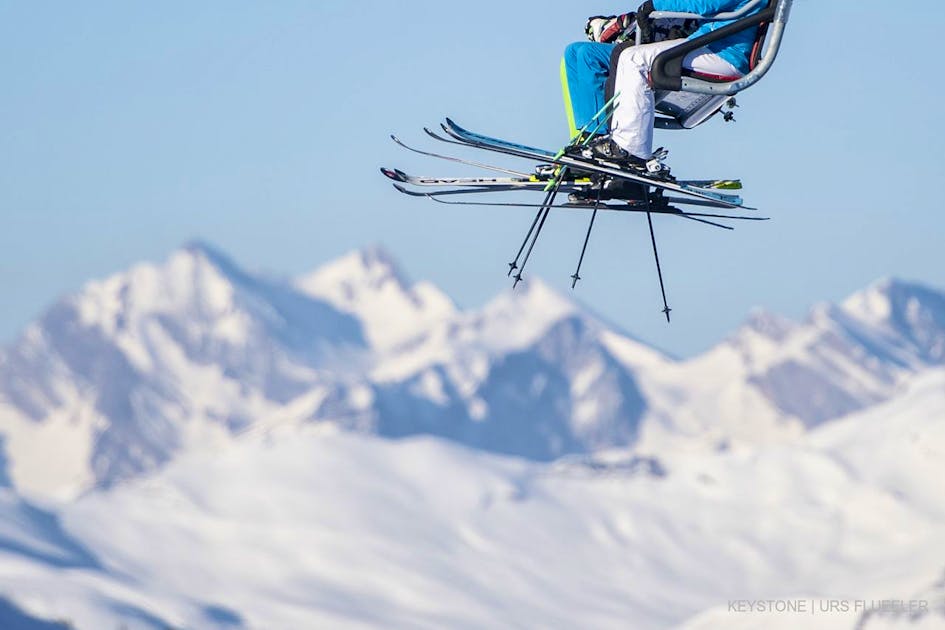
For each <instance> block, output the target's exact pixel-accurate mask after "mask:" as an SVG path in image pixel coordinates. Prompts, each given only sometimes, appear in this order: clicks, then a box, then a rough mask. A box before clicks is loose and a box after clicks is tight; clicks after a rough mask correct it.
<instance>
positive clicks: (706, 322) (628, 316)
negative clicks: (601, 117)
mask: <svg viewBox="0 0 945 630" xmlns="http://www.w3.org/2000/svg"><path fill="white" fill-rule="evenodd" d="M632 8H633V7H632V6H627V5H624V4H622V3H619V2H598V3H577V2H547V1H546V2H537V1H526V2H516V3H508V2H498V1H495V0H481V1H480V2H477V3H475V5H469V4H465V3H442V2H432V1H412V2H400V3H390V2H379V1H378V2H357V3H355V2H341V1H340V0H339V1H332V0H329V1H319V2H302V1H299V0H282V1H280V2H278V3H271V2H266V3H264V2H246V1H240V0H235V1H234V0H228V1H226V2H223V1H208V2H200V3H194V2H176V1H170V2H161V3H145V2H130V3H129V2H96V3H62V2H48V1H43V0H31V1H29V2H27V1H19V2H10V1H2V0H0V77H2V80H3V87H2V92H0V94H2V97H0V217H2V219H3V223H2V225H3V229H2V230H0V295H2V296H3V297H2V300H3V302H2V305H3V308H2V309H0V342H4V341H9V340H10V339H12V338H13V337H14V336H15V335H16V334H17V332H18V331H20V330H21V329H22V328H23V326H24V325H25V324H26V323H27V322H28V321H29V320H30V319H32V318H33V317H35V316H36V315H38V314H39V313H40V312H41V311H42V309H43V308H45V307H46V306H48V305H49V304H50V303H51V302H52V301H53V300H55V299H56V298H57V297H58V296H60V295H61V294H63V293H64V292H67V291H72V290H75V289H77V288H78V287H80V286H81V285H82V283H83V282H85V281H87V280H88V279H91V278H96V277H102V276H105V275H108V274H109V273H112V272H114V271H117V270H119V269H122V268H125V267H127V266H128V265H130V264H131V263H133V262H136V261H139V260H143V259H152V260H154V259H161V258H163V257H164V256H166V255H167V253H168V252H170V251H171V250H173V249H174V248H176V247H178V246H179V245H181V244H182V243H183V242H185V241H188V240H190V239H192V238H202V239H205V240H207V241H210V242H212V243H214V244H216V245H217V246H218V247H220V248H222V249H223V250H225V251H227V252H228V253H230V254H231V255H233V256H234V257H235V258H236V260H237V261H239V262H240V263H242V264H244V265H245V266H248V267H250V268H256V269H265V270H269V271H274V272H277V273H281V274H286V275H290V274H295V273H299V272H303V271H306V270H309V269H311V268H313V267H315V266H317V265H318V264H320V263H323V262H325V261H327V260H330V259H332V258H334V257H336V256H338V255H340V254H343V253H345V252H346V251H349V250H351V249H355V248H358V247H361V246H364V245H367V244H371V243H376V242H380V243H383V244H384V245H385V246H386V247H387V248H388V249H389V250H390V251H391V252H392V253H393V254H394V255H395V256H396V257H397V258H399V259H400V261H401V262H402V263H403V265H404V268H405V270H406V271H407V273H408V274H409V275H410V276H412V277H413V278H415V279H418V280H419V279H429V280H432V281H433V282H435V283H436V284H438V285H439V286H440V287H441V288H443V289H444V290H445V291H446V292H447V293H449V294H450V295H452V296H453V297H454V298H455V299H456V300H457V301H458V302H459V303H460V304H461V305H463V306H469V307H475V306H478V305H480V304H481V303H483V302H484V301H486V300H487V299H488V298H489V297H491V296H492V295H494V294H496V293H497V292H499V291H501V290H503V289H504V288H505V287H506V286H507V281H506V278H505V275H504V271H505V268H506V262H507V261H508V260H509V259H510V257H511V256H512V255H513V254H514V252H515V250H516V249H517V248H518V245H519V243H520V240H521V238H522V236H523V235H524V232H525V230H526V229H527V227H528V225H529V223H530V222H531V218H532V215H531V212H530V211H527V210H525V211H514V210H509V209H489V208H477V209H469V210H461V209H453V208H444V207H442V206H435V205H433V204H430V203H427V202H423V201H420V200H415V199H408V198H404V197H401V196H400V195H398V194H397V193H395V192H394V191H393V190H392V189H391V188H390V187H389V186H388V185H387V183H386V182H385V181H384V180H383V178H382V177H381V176H380V175H379V174H378V172H377V168H378V167H379V166H382V165H390V166H397V167H400V168H403V169H404V170H407V171H409V172H416V173H418V174H442V175H453V174H469V173H470V172H468V171H465V170H463V169H460V168H456V167H454V166H453V165H451V164H447V163H445V162H444V163H437V162H434V161H432V160H428V159H424V158H421V157H419V156H414V155H409V154H407V153H405V152H404V151H402V150H399V149H398V148H397V147H395V146H394V145H393V144H392V143H391V142H390V141H389V139H388V134H390V133H391V132H395V133H397V134H398V135H400V136H401V137H402V138H403V139H405V140H407V141H410V142H412V143H414V144H424V142H425V141H424V138H423V135H422V133H421V131H420V130H421V127H422V126H424V125H431V124H435V123H436V122H437V121H438V120H439V119H440V118H441V117H443V116H445V115H450V116H452V117H454V118H455V119H456V120H457V121H458V122H460V123H461V124H463V125H465V126H467V127H468V128H471V129H474V130H481V131H483V132H486V133H490V134H492V135H498V136H502V137H507V138H510V139H514V140H518V141H522V142H526V143H530V144H534V145H538V146H545V147H549V148H557V146H559V145H560V144H561V143H562V142H564V141H565V140H566V125H565V119H564V115H563V112H562V106H561V102H560V101H561V99H560V88H559V85H558V63H559V58H560V54H561V51H562V49H563V48H564V46H565V45H566V44H567V43H569V42H570V41H572V40H576V39H580V38H581V37H582V28H583V24H584V20H585V18H586V17H587V15H590V14H595V13H609V12H621V11H624V10H628V9H632ZM916 15H921V16H923V17H921V18H920V19H917V18H916ZM943 23H945V5H942V3H940V2H934V1H933V0H920V1H918V2H913V3H910V5H909V11H908V12H905V11H899V10H895V9H894V10H891V9H890V5H889V3H888V2H879V1H877V0H861V1H857V2H853V1H852V0H819V1H816V2H815V1H813V0H797V1H796V3H795V8H794V12H793V15H792V22H791V24H790V28H789V31H788V34H787V37H786V41H785V43H784V47H783V52H782V56H781V58H780V59H779V62H778V64H777V65H776V66H775V68H774V69H773V70H772V72H771V74H770V75H769V76H768V77H767V78H766V79H765V80H764V81H763V82H762V83H761V84H759V85H758V86H757V87H755V88H752V89H751V90H749V91H747V92H745V93H744V94H743V95H742V96H741V97H740V98H739V101H740V103H741V105H742V107H741V108H740V109H739V111H738V122H737V123H736V124H734V125H724V124H722V123H721V122H719V121H713V122H711V123H709V124H708V125H706V126H704V127H702V128H700V129H698V130H696V131H692V132H686V133H671V132H665V133H662V134H661V135H659V136H658V137H657V143H658V144H662V145H665V146H668V147H669V148H670V150H671V154H670V163H671V165H672V166H673V169H674V172H675V173H676V174H677V175H679V176H684V177H690V176H691V177H741V178H742V179H743V180H744V181H745V183H746V185H747V189H746V190H745V196H746V197H747V199H748V201H749V202H751V203H752V204H754V205H758V206H759V207H761V208H762V209H763V210H764V212H765V213H766V214H768V215H770V216H772V217H774V221H772V222H771V223H768V224H762V225H747V226H740V227H739V230H738V231H736V232H735V233H727V232H721V231H715V230H712V229H710V228H702V227H700V226H698V225H695V224H690V223H688V222H675V221H673V220H671V219H669V218H666V220H661V221H657V226H656V227H657V231H658V236H659V238H660V241H661V245H662V256H663V260H664V267H665V268H664V272H665V274H666V278H667V289H668V293H669V298H670V303H671V306H673V307H674V309H675V311H674V315H675V319H674V323H673V324H672V326H667V325H666V324H665V321H664V320H663V319H662V315H661V313H660V312H659V311H660V308H661V306H660V304H659V293H658V287H657V284H656V278H655V273H654V268H653V263H652V261H651V259H650V250H649V240H648V236H647V233H646V229H645V222H644V221H643V220H642V219H641V218H640V217H625V216H616V217H615V216H606V217H603V220H602V221H601V225H600V227H601V229H599V230H598V231H597V232H596V233H595V235H594V238H593V240H592V244H591V249H590V253H589V255H588V258H587V260H586V263H585V268H584V272H583V275H584V276H585V278H586V280H585V281H584V282H583V283H582V285H579V290H578V292H577V294H576V297H577V298H578V299H580V300H581V301H582V302H584V303H586V304H588V305H589V306H590V307H592V308H593V309H595V310H597V311H598V312H600V313H602V314H603V315H605V316H606V317H608V318H609V319H610V320H612V321H614V322H616V323H618V324H620V325H621V326H623V327H624V328H625V329H627V330H628V331H630V332H632V333H634V334H636V335H638V336H640V337H642V338H643V339H645V340H647V341H649V342H651V343H653V344H655V345H658V346H660V347H662V348H665V349H668V350H670V351H673V352H676V353H678V354H682V355H686V354H691V353H694V352H696V351H698V350H700V349H702V348H705V347H707V346H709V345H711V344H712V343H714V342H716V341H718V340H719V339H720V338H721V337H722V336H724V335H725V334H726V333H727V332H729V331H731V330H732V329H733V328H735V327H736V326H737V325H738V324H739V322H740V321H741V320H742V319H743V318H744V316H745V315H746V314H747V312H748V311H749V310H750V309H751V308H752V307H754V306H758V305H762V306H765V307H767V308H770V309H772V310H775V311H778V312H781V313H784V314H787V315H791V316H801V315H803V314H804V312H805V311H806V310H807V308H808V307H809V306H810V305H811V304H812V303H815V302H818V301H823V300H836V299H840V298H842V297H843V296H845V295H846V294H848V293H850V292H852V291H855V290H857V289H858V288H860V287H862V286H864V285H866V284H868V283H869V282H871V281H872V280H874V279H876V278H878V277H880V276H884V275H897V276H902V277H905V278H907V279H915V280H920V281H924V282H926V283H929V284H933V285H936V286H939V287H943V286H945V277H943V271H942V269H943V254H942V240H943V239H942V237H943V234H945V218H943V213H942V204H941V202H940V201H939V193H938V190H937V188H938V185H939V183H940V182H941V181H943V177H942V176H943V157H942V155H943V149H942V147H943V140H945V137H943V136H945V133H943V129H945V128H943V124H942V122H941V116H940V114H939V113H938V112H937V111H936V110H937V109H938V104H939V103H940V102H941V98H942V91H941V88H940V81H939V80H938V76H939V75H940V71H941V69H940V68H939V67H938V66H939V65H940V62H939V57H940V54H938V52H937V51H936V42H937V41H938V40H939V39H940V37H941V36H940V35H939V33H938V31H939V29H940V28H941V24H943ZM890 40H891V41H890ZM437 148H440V149H442V148H444V147H443V146H441V147H437ZM465 154H466V155H470V156H472V155H474V154H471V153H465ZM479 157H488V156H479ZM507 163H509V164H513V165H517V166H527V165H526V164H525V163H517V162H507ZM586 220H587V217H584V216H581V215H579V214H576V213H567V214H564V213H559V214H555V215H552V218H551V219H550V220H549V224H548V226H547V228H546V234H545V236H544V237H543V240H542V241H541V242H540V244H539V246H538V248H537V249H536V253H535V256H534V258H533V262H532V263H530V264H531V271H532V273H534V274H537V275H541V276H542V277H543V278H545V279H546V280H547V281H549V282H551V283H552V284H554V285H555V286H557V287H559V288H561V289H562V290H567V287H568V284H569V281H568V276H570V275H571V273H573V268H574V265H575V263H576V260H577V257H578V254H579V252H580V245H581V240H582V239H583V234H584V229H585V225H586Z"/></svg>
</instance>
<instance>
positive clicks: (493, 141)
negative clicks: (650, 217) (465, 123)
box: [443, 118, 754, 210]
mask: <svg viewBox="0 0 945 630" xmlns="http://www.w3.org/2000/svg"><path fill="white" fill-rule="evenodd" d="M443 130H444V131H445V132H446V133H448V134H449V135H451V136H452V137H454V138H456V139H457V140H459V141H462V142H466V143H467V144H468V145H469V146H472V147H477V148H480V149H483V150H486V151H493V152H496V153H503V154H505V155H512V156H516V157H521V158H525V159H530V160H537V161H547V162H552V163H554V164H559V165H561V166H568V167H571V168H573V169H575V170H579V171H585V172H586V171H592V172H595V173H601V174H604V175H610V176H611V177H618V178H620V179H625V180H628V181H632V182H636V183H638V184H644V185H646V186H652V187H655V188H660V189H663V190H667V191H672V192H675V193H677V194H682V195H687V196H691V197H697V198H700V199H706V200H710V201H717V202H719V203H723V204H725V205H726V206H727V207H729V208H733V209H735V208H738V209H744V210H753V209H754V208H748V207H746V206H745V205H744V202H743V200H742V198H741V197H739V196H737V195H727V194H723V193H719V192H714V191H710V190H707V189H704V188H695V187H691V186H687V185H686V184H680V183H678V182H672V181H665V180H659V179H655V178H653V177H648V176H645V175H641V174H637V173H631V172H629V171H626V170H624V169H621V168H619V167H617V166H616V165H613V166H611V165H608V164H606V163H602V162H597V161H592V160H587V159H583V158H576V157H573V156H569V155H564V154H562V155H556V154H553V153H551V152H550V151H546V150H544V149H537V148H535V147H529V146H526V145H521V144H515V143H512V142H507V141H505V140H501V139H498V138H491V137H489V136H483V135H481V134H477V133H474V132H471V131H467V130H466V129H463V128H462V127H460V126H459V125H457V124H456V123H455V122H453V121H452V120H450V119H449V118H447V119H446V124H445V125H443Z"/></svg>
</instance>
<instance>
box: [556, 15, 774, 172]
mask: <svg viewBox="0 0 945 630" xmlns="http://www.w3.org/2000/svg"><path fill="white" fill-rule="evenodd" d="M749 1H750V0H647V1H646V2H645V3H643V5H641V6H640V8H639V9H637V11H636V12H634V13H627V14H624V15H620V16H609V17H604V16H594V17H591V18H589V19H588V21H587V25H586V28H585V30H586V32H587V35H588V39H589V40H591V41H589V42H579V43H576V44H572V45H570V46H568V48H567V49H566V50H565V54H564V60H563V62H562V85H563V88H564V98H565V108H566V110H567V111H568V121H569V124H570V126H571V130H572V137H573V136H574V135H576V134H577V130H578V129H581V128H584V127H585V125H586V126H587V129H588V131H591V132H592V131H594V130H595V128H596V129H598V131H600V130H603V135H601V136H600V137H598V138H594V139H590V140H589V141H588V142H587V143H586V145H585V146H581V147H574V148H573V150H574V151H577V152H580V153H581V154H582V155H584V156H585V157H594V158H602V159H607V160H610V161H617V162H620V163H621V164H622V165H626V166H629V167H631V168H637V169H645V168H646V162H647V161H648V160H649V159H650V158H651V157H652V156H653V124H654V119H655V110H656V103H655V100H654V95H653V89H652V88H651V87H650V85H649V74H650V70H651V68H652V66H653V62H654V61H655V59H656V57H657V56H658V55H659V54H660V53H662V52H663V51H665V50H668V49H670V48H673V47H674V46H678V45H679V44H681V43H683V42H685V41H686V39H685V36H686V35H687V34H688V32H691V29H688V32H687V29H686V26H687V25H686V24H679V23H678V22H675V23H671V24H668V25H661V27H657V28H654V25H653V24H652V23H651V21H650V14H651V13H653V12H654V11H671V12H679V13H695V14H699V15H714V14H717V13H722V12H729V11H736V10H737V9H739V8H741V7H743V6H744V5H746V4H748V2H749ZM759 9H760V8H759ZM634 22H635V23H636V25H637V28H638V29H640V31H641V34H642V36H643V42H645V43H642V44H640V45H638V46H632V45H631V46H620V47H619V48H615V47H616V43H617V41H618V39H619V37H620V35H621V34H622V33H624V32H625V31H626V30H627V28H628V27H629V26H631V25H632V24H633V23H634ZM727 24H731V21H721V22H706V23H705V24H704V25H702V26H701V27H700V28H698V30H695V32H692V33H691V35H689V37H688V39H694V38H697V37H700V36H702V35H705V34H707V33H710V32H712V31H714V30H716V29H719V28H721V27H723V26H726V25H727ZM756 35H757V33H756V32H755V30H754V29H747V30H745V31H742V32H740V33H737V34H735V35H732V36H730V37H727V38H725V39H722V40H720V41H718V42H714V43H712V44H709V45H708V46H705V47H703V48H700V49H698V50H696V51H694V52H691V53H689V54H688V55H687V56H686V58H685V59H684V60H683V67H684V68H687V69H690V70H695V71H697V72H700V73H705V74H712V75H718V76H725V77H741V76H743V75H745V74H746V73H747V72H748V70H749V68H748V66H749V61H748V60H749V57H750V55H751V50H752V46H753V44H754V40H755V37H756ZM612 57H614V59H612ZM612 73H613V76H612V77H611V74H612ZM608 78H611V80H612V81H613V82H614V90H615V93H617V94H619V96H618V98H617V100H616V104H615V106H614V110H613V116H612V118H611V120H610V133H606V131H607V127H606V125H605V124H604V123H603V122H602V121H600V120H594V121H593V122H592V121H591V119H592V118H593V117H594V115H595V114H597V113H598V112H599V111H600V110H601V109H602V108H603V106H604V103H605V96H604V95H605V85H606V83H607V81H608ZM581 140H585V138H582V139H581Z"/></svg>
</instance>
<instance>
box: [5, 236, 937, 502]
mask: <svg viewBox="0 0 945 630" xmlns="http://www.w3.org/2000/svg"><path fill="white" fill-rule="evenodd" d="M943 363H945V294H943V293H941V292H938V291H936V290H933V289H930V288H926V287H921V286H917V285H912V284H908V283H904V282H899V281H893V280H887V281H882V282H880V283H878V284H876V285H874V286H872V287H870V288H868V289H866V290H864V291H863V292H861V293H858V294H856V295H854V296H852V297H851V298H849V299H848V300H847V301H845V302H844V303H843V304H842V305H839V306H820V307H817V308H815V309H814V310H813V311H812V313H811V315H810V317H809V318H808V319H807V320H806V321H804V322H791V321H788V320H785V319H783V318H780V317H778V316H776V315H773V314H768V313H764V312H758V313H755V314H754V315H752V316H751V318H750V319H749V320H748V322H747V323H746V324H745V325H744V326H743V327H742V328H741V329H740V330H739V331H737V332H736V333H735V334H734V335H733V336H732V337H730V338H729V339H728V340H726V341H724V342H723V343H721V344H719V345H718V346H717V347H715V348H713V349H712V350H710V351H709V352H707V353H705V354H703V355H701V356H698V357H694V358H692V359H689V360H685V361H674V360H672V359H670V358H668V357H666V356H664V355H662V354H661V353H659V352H657V351H655V350H653V349H651V348H648V347H647V346H645V345H644V344H642V343H640V342H638V341H636V340H634V339H632V338H631V337H629V336H627V335H626V334H624V333H622V332H620V331H616V330H613V329H612V328H611V327H609V326H608V325H606V324H605V323H603V322H602V321H600V320H599V319H598V318H596V317H594V316H593V315H592V314H590V313H588V312H586V311H584V310H582V309H581V308H580V307H579V306H578V305H576V304H575V303H573V302H571V301H570V300H568V299H566V298H564V297H562V296H561V295H558V294H556V293H555V292H554V291H553V290H552V289H550V288H549V287H547V286H545V285H543V284H542V283H541V282H540V281H536V282H533V283H532V284H530V285H527V286H526V287H524V289H520V290H519V291H517V292H515V293H511V292H510V293H506V294H502V295H500V296H498V297H497V298H496V299H495V300H493V302H491V303H490V304H488V305H486V306H485V307H483V308H481V309H478V310H472V311H462V310H460V309H458V308H457V307H456V306H455V305H454V304H453V303H452V301H451V300H450V299H449V298H448V297H446V296H445V295H444V294H443V293H442V292H440V291H439V290H438V289H437V288H436V287H434V286H432V285H430V284H428V283H419V284H411V283H410V282H409V281H408V280H406V278H405V275H404V274H403V272H402V271H400V270H399V269H398V268H397V265H396V263H395V262H394V261H393V259H392V258H391V256H390V255H389V254H387V253H386V252H384V251H383V250H382V249H381V248H379V247H372V248H368V249H365V250H362V251H358V252H354V253H352V254H349V255H347V256H345V257H343V258H341V259H339V260H337V261H334V262H332V263H329V264H327V265H325V266H323V267H321V268H319V269H317V270H315V271H314V272H312V273H311V274H307V275H305V276H303V277H301V278H298V279H296V280H294V281H289V280H283V279H274V278H271V277H267V276H265V275H261V274H254V273H250V272H248V271H246V270H244V269H241V268H240V267H239V266H237V265H236V264H235V263H234V262H232V261H231V260H229V259H228V258H227V257H226V256H225V255H223V254H221V253H220V252H218V251H216V250H214V249H213V248H212V247H209V246H207V245H205V244H199V243H198V244H192V245H189V246H187V247H184V248H182V249H181V250H179V251H177V252H175V253H174V254H173V255H171V256H170V258H169V259H168V260H167V261H165V262H163V263H161V264H142V265H139V266H136V267H134V268H132V269H130V270H128V271H126V272H123V273H120V274H117V275H115V276H113V277H111V278H108V279H106V280H103V281H100V282H92V283H90V284H88V285H87V286H86V287H84V288H83V289H82V290H81V291H79V292H78V293H76V294H75V295H72V296H68V297H66V298H64V299H63V300H61V301H60V302H58V303H57V304H55V305H54V306H53V307H52V308H50V309H49V310H48V311H47V312H46V313H45V314H44V315H43V316H42V317H41V318H40V319H39V320H37V321H36V322H35V323H34V324H32V325H31V326H29V327H28V328H27V330H26V331H25V332H24V333H23V334H22V336H21V337H20V338H19V339H18V340H17V341H16V342H15V343H13V344H12V345H11V346H10V347H9V348H7V349H6V350H5V351H3V352H2V354H0V435H2V436H3V437H4V448H5V451H6V460H7V462H6V469H7V470H6V474H7V475H8V476H9V477H10V478H11V479H12V481H13V483H14V484H15V485H16V486H17V487H19V488H21V489H23V490H27V491H30V492H36V493H40V494H54V495H61V496H70V495H74V494H75V493H77V492H80V491H82V490H84V489H86V488H89V487H94V486H109V485H111V484H114V483H115V482H116V481H119V480H122V479H126V478H129V477H134V476H136V475H140V474H141V473H144V472H147V471H151V470H154V469H156V468H158V467H160V466H161V465H163V464H164V463H166V462H167V461H169V460H170V459H171V458H173V457H174V456H175V455H176V454H178V453H181V452H184V451H186V450H188V449H189V448H192V447H196V446H200V447H205V446H207V445H214V444H224V443H227V442H228V441H230V440H232V439H234V438H235V437H237V436H239V435H241V434H243V433H245V432H248V431H257V430H266V429H267V428H270V427H273V426H279V425H298V424H308V423H319V422H326V423H334V424H337V425H339V426H342V427H344V428H347V429H352V430H356V431H362V432H371V433H376V434H379V435H381V436H386V437H404V436H410V435H415V434H431V435H436V436H440V437H446V438H449V439H451V440H455V441H458V442H461V443H463V444H465V445H468V446H471V447H475V448H479V449H485V450H489V451H494V452H499V453H504V454H511V455H517V456H521V457H525V458H529V459H533V460H551V459H555V458H558V457H560V456H562V455H567V454H574V453H588V452H593V451H598V450H602V449H608V448H623V447H628V446H634V445H635V446H636V447H637V448H638V449H644V450H645V449H650V450H658V449H659V448H662V446H663V445H664V444H665V442H666V441H667V440H669V441H688V442H689V443H692V444H696V445H698V446H700V447H707V448H728V447H731V446H733V445H738V444H757V443H760V442H770V441H778V440H782V439H790V438H792V437H796V436H797V435H798V434H800V433H802V432H803V431H804V430H806V429H808V428H811V427H814V426H817V425H820V424H822V423H824V422H825V421H827V420H831V419H834V418H838V417H840V416H843V415H846V414H848V413H851V412H854V411H857V410H861V409H864V408H867V407H870V406H872V405H875V404H876V403H878V402H881V401H884V400H887V399H888V398H890V397H891V396H893V395H894V394H895V392H896V391H897V390H898V388H900V387H901V386H902V384H903V383H904V382H905V381H906V380H908V379H909V378H911V377H912V375H914V374H916V373H919V372H922V371H923V370H925V369H927V368H929V367H932V366H936V365H941V364H943Z"/></svg>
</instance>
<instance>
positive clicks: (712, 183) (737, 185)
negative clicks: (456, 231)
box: [391, 127, 743, 190]
mask: <svg viewBox="0 0 945 630" xmlns="http://www.w3.org/2000/svg"><path fill="white" fill-rule="evenodd" d="M423 130H424V131H425V132H426V133H427V135H429V136H430V137H431V138H433V139H435V140H439V141H440V142H445V143H447V144H455V145H458V146H462V147H469V146H471V145H470V144H469V143H468V142H465V141H463V142H460V141H458V140H450V139H448V138H444V137H443V136H441V135H439V134H436V133H434V132H432V131H430V130H429V129H428V128H426V127H424V128H423ZM391 137H392V138H393V137H394V136H391ZM397 143H398V144H399V145H400V146H402V147H404V148H406V149H409V150H410V151H413V152H414V153H420V154H422V155H429V156H432V157H438V158H441V159H445V160H449V161H451V162H460V163H463V164H472V165H477V166H480V167H481V168H486V169H489V170H493V171H498V172H510V171H508V170H506V169H503V168H501V167H497V166H490V165H487V164H477V163H475V162H469V161H468V160H461V159H459V158H454V157H451V156H447V155H439V154H435V153H429V152H426V151H420V150H418V149H414V148H411V147H408V146H407V145H405V144H404V143H403V142H401V141H399V140H397ZM544 153H546V154H547V158H548V159H547V160H545V161H546V162H547V161H550V160H551V158H553V157H554V156H553V155H552V154H551V153H550V152H548V151H544ZM520 175H521V176H522V177H528V175H527V174H526V173H520ZM539 179H540V180H543V181H547V178H544V179H543V178H539ZM676 183H677V184H683V185H686V186H690V187H692V188H705V189H707V190H742V188H743V186H742V180H740V179H680V180H676Z"/></svg>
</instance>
